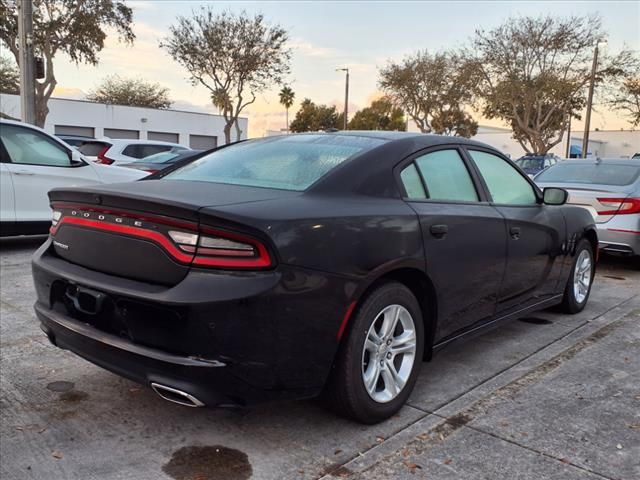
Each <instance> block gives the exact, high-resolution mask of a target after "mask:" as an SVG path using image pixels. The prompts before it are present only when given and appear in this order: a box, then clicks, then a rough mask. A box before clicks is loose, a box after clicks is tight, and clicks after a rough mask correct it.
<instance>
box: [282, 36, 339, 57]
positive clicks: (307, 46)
mask: <svg viewBox="0 0 640 480" xmlns="http://www.w3.org/2000/svg"><path fill="white" fill-rule="evenodd" d="M288 45H289V47H290V48H291V49H292V50H293V51H294V53H300V54H301V55H304V56H307V57H322V58H329V57H333V56H336V50H335V49H333V48H327V47H320V46H317V45H313V44H312V43H309V42H307V41H305V40H303V39H301V38H293V39H291V40H290V41H289V44H288Z"/></svg>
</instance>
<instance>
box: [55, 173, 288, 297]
mask: <svg viewBox="0 0 640 480" xmlns="http://www.w3.org/2000/svg"><path fill="white" fill-rule="evenodd" d="M293 195H299V192H290V191H283V190H274V189H266V188H255V187H245V186H237V185H225V184H213V183H209V182H194V181H180V180H145V181H141V182H132V183H124V184H113V185H103V186H92V187H88V188H82V189H80V188H62V189H54V190H52V191H51V192H49V198H50V200H51V204H52V208H53V209H54V224H53V225H52V228H51V234H52V237H53V248H54V249H55V251H56V253H57V255H58V256H60V257H62V258H64V259H66V260H68V261H70V262H72V263H75V264H77V265H81V266H84V267H86V268H90V269H92V270H96V271H100V272H104V273H108V274H111V275H117V276H121V277H125V278H130V279H134V280H140V281H145V282H150V283H156V284H162V285H167V286H171V285H175V284H177V283H178V282H180V281H181V280H182V279H183V278H184V277H185V275H186V274H187V273H188V271H189V269H190V267H191V265H192V263H193V259H194V258H195V257H196V256H197V254H198V253H199V251H196V249H200V248H201V247H200V246H199V244H198V240H197V239H198V237H197V235H200V230H201V227H206V229H207V232H211V231H212V230H211V229H214V230H213V231H214V233H213V234H211V233H208V235H213V236H215V237H216V238H217V237H218V236H219V237H221V238H224V239H227V240H223V241H224V242H226V245H231V246H230V247H228V249H227V250H225V252H227V253H228V254H230V255H231V254H233V253H234V252H233V251H232V250H233V248H234V246H235V247H237V245H238V244H240V245H245V246H246V244H249V245H251V246H253V245H254V242H253V241H252V239H253V238H254V237H256V235H258V236H260V235H264V234H263V232H256V231H255V229H254V228H253V227H252V226H251V225H247V224H238V223H237V222H233V221H231V220H229V219H226V218H225V216H224V213H223V212H221V211H218V210H217V209H216V207H223V206H226V205H234V204H239V203H246V202H260V201H265V200H272V199H275V198H282V197H283V196H293ZM205 207H207V216H206V225H201V216H200V214H199V212H200V210H201V209H202V208H205ZM212 212H213V215H212ZM56 217H58V218H56ZM170 232H172V233H170ZM218 233H220V235H218ZM236 234H240V237H239V238H241V240H237V238H238V235H236ZM189 235H191V236H192V237H193V235H196V245H195V246H188V245H185V244H181V243H180V242H182V241H183V240H181V239H182V238H189ZM246 238H249V240H246ZM176 239H178V240H176ZM242 239H245V240H242ZM229 242H231V243H229ZM234 242H235V243H234ZM238 242H240V243H238ZM255 245H256V252H257V251H258V250H259V249H258V247H259V246H260V245H261V244H259V242H255ZM216 248H218V247H216ZM219 248H222V247H219ZM225 248H226V247H225ZM215 251H216V252H218V251H219V250H215ZM238 255H241V253H238ZM215 263H216V264H217V263H218V262H215ZM236 263H237V262H231V263H228V265H231V266H233V265H236ZM205 265H208V264H205ZM223 265H226V264H224V263H223ZM240 265H242V263H240ZM260 265H261V266H264V265H263V264H259V266H260ZM221 268H224V267H221ZM240 268H241V267H240Z"/></svg>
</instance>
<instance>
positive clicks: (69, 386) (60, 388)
mask: <svg viewBox="0 0 640 480" xmlns="http://www.w3.org/2000/svg"><path fill="white" fill-rule="evenodd" d="M73 387H75V383H73V382H64V381H58V382H51V383H48V384H47V389H48V390H51V391H52V392H68V391H70V390H73Z"/></svg>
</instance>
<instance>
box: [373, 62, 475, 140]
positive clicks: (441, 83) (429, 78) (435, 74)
mask: <svg viewBox="0 0 640 480" xmlns="http://www.w3.org/2000/svg"><path fill="white" fill-rule="evenodd" d="M473 73H474V70H471V69H469V68H466V66H463V65H461V60H460V58H459V57H458V56H457V55H455V54H453V53H451V52H441V53H436V54H431V53H429V52H427V51H420V52H417V53H416V54H414V55H410V56H408V57H406V58H404V59H403V60H402V61H401V62H398V63H396V62H393V61H390V62H389V63H388V64H387V66H386V67H384V68H382V69H381V70H380V79H379V85H380V88H381V89H382V90H383V91H384V92H385V93H386V94H387V95H388V96H389V98H391V99H392V101H393V103H395V104H396V105H397V106H398V107H401V108H403V109H404V110H406V112H407V114H408V115H409V117H411V119H412V120H413V121H414V122H415V124H416V126H417V127H418V128H419V129H420V131H421V132H423V133H439V134H446V135H458V136H469V135H473V134H474V133H475V132H476V131H477V128H478V124H477V122H476V121H475V120H473V118H471V116H470V115H469V114H467V113H465V108H466V107H467V106H468V105H470V104H471V102H472V99H473V95H472V83H473V82H474V81H476V77H475V76H474V74H473Z"/></svg>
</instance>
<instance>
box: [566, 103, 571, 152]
mask: <svg viewBox="0 0 640 480" xmlns="http://www.w3.org/2000/svg"><path fill="white" fill-rule="evenodd" d="M567 117H569V118H568V119H567V153H566V155H565V158H570V157H571V114H570V113H569V114H567Z"/></svg>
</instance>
